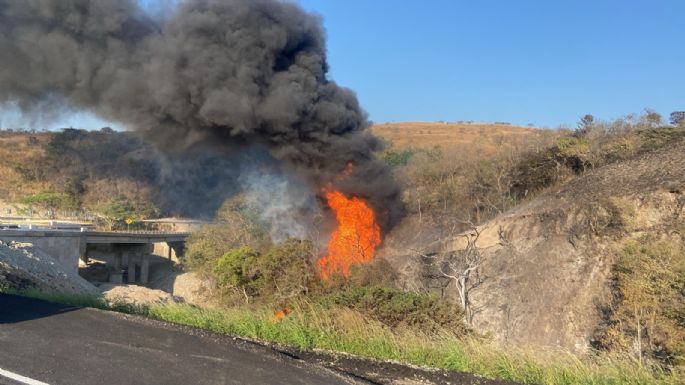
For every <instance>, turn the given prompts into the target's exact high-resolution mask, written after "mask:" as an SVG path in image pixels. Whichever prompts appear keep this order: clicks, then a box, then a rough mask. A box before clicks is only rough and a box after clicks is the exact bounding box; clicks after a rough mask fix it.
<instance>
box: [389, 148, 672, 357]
mask: <svg viewBox="0 0 685 385" xmlns="http://www.w3.org/2000/svg"><path fill="white" fill-rule="evenodd" d="M684 154H685V140H683V139H680V140H678V141H676V142H673V143H670V144H668V145H666V146H665V147H663V148H660V149H658V150H655V151H653V152H649V153H646V154H641V155H639V156H636V157H633V158H632V159H628V160H626V161H621V162H616V163H611V164H608V165H606V166H603V167H599V168H597V169H595V170H592V171H589V172H587V173H586V174H584V175H582V176H580V177H578V178H575V179H572V180H570V181H568V182H566V183H562V184H560V185H558V186H555V187H552V188H551V189H549V190H548V191H546V192H544V193H542V194H541V195H539V196H538V197H536V198H534V199H532V200H530V201H528V202H524V203H523V204H521V205H518V206H516V207H514V208H513V209H511V210H509V211H507V212H505V213H504V214H502V215H499V216H497V217H496V218H494V219H493V220H490V221H488V222H486V223H484V224H482V225H481V226H478V229H479V231H480V232H481V236H480V238H479V239H478V244H477V246H478V248H479V249H480V250H481V252H482V254H483V256H484V257H485V260H484V263H483V265H482V267H481V270H480V278H482V283H481V284H480V285H478V287H475V288H474V289H473V290H472V292H471V300H472V303H473V305H474V306H473V307H474V310H475V315H474V318H473V321H474V325H475V326H476V327H477V328H478V329H479V330H482V331H486V332H488V333H491V334H492V335H493V336H494V337H495V338H497V339H498V340H500V341H503V342H509V343H516V344H525V345H528V344H529V345H537V346H553V347H564V348H570V349H584V348H587V347H588V346H589V345H591V344H595V343H596V342H597V341H595V340H594V339H595V338H598V337H597V336H598V335H600V334H602V333H604V336H605V338H606V341H609V342H607V343H612V344H617V345H622V346H623V347H624V348H625V349H628V350H630V349H635V343H634V340H635V337H634V336H633V334H631V333H633V331H632V329H631V327H630V325H632V324H638V325H641V327H642V328H643V330H642V338H643V339H644V344H645V346H646V345H647V344H650V348H651V349H653V350H654V351H656V352H657V353H658V352H659V351H666V350H665V348H664V346H666V347H667V348H668V344H669V343H678V341H681V339H682V338H683V336H682V335H681V334H679V333H682V328H681V329H678V327H677V325H676V327H674V328H673V329H668V328H667V326H668V325H670V324H669V322H671V324H674V325H675V324H677V322H678V321H677V320H678V319H679V318H678V317H681V316H682V315H683V314H685V313H684V311H685V308H684V307H683V302H682V299H679V298H680V297H677V296H678V295H682V293H680V294H678V293H677V292H675V296H676V297H674V298H675V302H668V301H667V298H666V294H667V293H673V292H674V290H675V291H678V290H681V289H678V287H679V286H678V285H681V284H682V281H683V277H682V276H681V277H677V276H674V277H665V278H668V279H669V280H670V281H666V283H665V284H664V285H661V286H660V284H655V283H654V282H656V281H655V279H657V280H658V279H660V275H659V274H661V275H664V274H666V275H668V274H676V275H678V274H681V272H682V270H678V269H682V268H683V264H684V263H685V262H684V261H685V258H684V256H683V250H685V209H684V207H685V195H684V193H685V156H683V155H684ZM463 247H464V237H462V236H456V237H453V238H451V239H450V240H447V241H446V245H445V246H443V248H442V249H439V248H438V250H435V251H436V252H437V254H436V255H437V258H438V260H437V261H436V260H433V259H430V258H429V259H426V258H425V257H418V256H407V257H397V258H395V259H391V261H392V262H394V264H395V265H396V266H398V267H399V269H400V270H401V271H402V272H403V273H404V275H405V279H406V281H405V285H406V287H410V288H414V289H419V290H433V291H434V290H442V291H444V292H446V293H450V294H452V295H454V293H455V286H454V283H453V282H450V281H449V280H448V279H446V278H444V277H442V276H441V273H440V270H439V266H440V260H441V258H442V259H444V258H446V257H447V256H448V255H449V253H450V252H454V251H458V250H462V249H463ZM669 256H670V257H669ZM667 257H669V258H671V259H668V258H667ZM640 258H642V259H640ZM621 263H622V264H627V266H632V267H623V268H621V267H620V264H621ZM646 263H653V265H651V266H647V265H645V264H646ZM617 264H618V265H617ZM617 266H619V267H618V268H617ZM635 266H643V267H642V269H644V270H641V269H640V268H637V267H635ZM645 266H647V267H645ZM621 269H623V270H621ZM659 271H662V272H663V273H657V272H659ZM621 274H623V275H621ZM650 274H651V275H650ZM621 277H623V279H626V277H627V278H628V279H635V280H637V281H639V280H642V281H641V282H642V283H640V284H636V285H634V286H630V284H631V282H623V283H621V282H619V281H618V280H619V278H621ZM631 277H632V278H631ZM637 281H636V282H637ZM657 283H658V282H657ZM619 284H623V285H624V286H625V287H619V289H624V291H623V292H617V291H616V290H617V285H619ZM625 290H630V291H625ZM669 290H670V291H669ZM617 293H618V294H617ZM664 293H666V294H664ZM627 296H632V297H630V298H629V297H627ZM628 300H631V301H634V302H631V303H630V306H629V308H627V309H624V308H625V305H626V304H625V303H623V302H625V301H628ZM622 301H623V302H622ZM650 301H654V303H651V302H650ZM669 306H670V307H669ZM643 307H644V309H643ZM663 309H668V312H669V313H668V314H665V315H664V314H662V313H663V312H661V310H663ZM643 310H644V311H643ZM621 311H624V313H625V314H623V313H620V312H621ZM633 311H635V314H637V315H638V317H637V319H634V317H633ZM678 314H680V315H678ZM621 317H623V318H621ZM640 317H642V318H640ZM659 317H661V318H663V319H661V318H659ZM669 317H671V319H670V320H669ZM673 317H675V318H673ZM626 320H627V322H626ZM664 325H666V326H664ZM660 328H661V329H660ZM612 333H613V334H612ZM648 333H649V337H645V335H647V334H648ZM634 334H636V333H634ZM636 335H638V336H639V334H636ZM631 336H632V337H631ZM642 349H643V350H649V349H647V348H645V347H644V346H643V347H642Z"/></svg>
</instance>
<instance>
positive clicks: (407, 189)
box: [379, 110, 685, 235]
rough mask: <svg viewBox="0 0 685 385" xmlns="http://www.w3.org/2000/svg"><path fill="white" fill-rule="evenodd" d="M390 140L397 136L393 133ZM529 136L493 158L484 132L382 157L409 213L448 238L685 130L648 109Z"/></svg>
mask: <svg viewBox="0 0 685 385" xmlns="http://www.w3.org/2000/svg"><path fill="white" fill-rule="evenodd" d="M386 130H388V129H387V128H386ZM521 130H523V129H522V128H521ZM384 132H385V131H384ZM389 135H390V136H391V137H394V136H398V135H399V134H397V133H394V132H392V131H390V134H389ZM464 135H467V136H468V135H469V134H468V133H466V134H464ZM529 137H530V139H531V140H529V141H523V142H519V141H516V140H513V138H515V136H513V137H512V138H511V140H509V139H503V140H502V141H499V142H498V141H495V142H498V143H499V148H498V149H497V150H496V151H487V150H486V149H487V148H489V147H484V146H490V145H491V144H492V143H493V140H492V139H491V138H489V137H488V133H487V132H486V131H485V132H482V133H481V136H480V138H478V139H474V140H473V141H472V142H470V143H469V144H468V146H462V145H459V144H458V143H457V144H454V145H452V146H447V145H441V146H439V147H438V146H437V144H436V146H435V147H433V148H430V147H428V144H427V143H425V139H424V142H422V146H420V147H416V148H412V147H410V146H409V145H407V146H405V147H403V149H402V151H404V153H406V154H411V156H405V157H400V156H399V154H400V153H398V152H397V151H398V150H395V149H394V148H393V147H390V150H386V152H383V153H381V154H379V156H380V157H381V158H383V159H385V160H386V161H387V162H388V163H389V164H392V165H393V166H394V169H395V174H396V176H397V178H398V179H399V180H400V181H401V182H402V185H403V190H404V201H405V204H406V206H407V208H408V210H409V213H410V214H413V215H417V216H418V217H419V218H420V221H421V222H422V223H423V224H424V226H425V225H428V224H433V225H434V226H436V227H437V228H439V229H442V231H440V232H438V233H439V234H443V235H444V234H445V231H451V232H461V231H463V230H465V229H467V228H468V227H469V226H471V224H479V223H483V222H485V221H487V220H489V219H491V218H493V217H494V216H495V215H498V214H500V213H502V212H504V211H506V210H507V209H509V208H511V207H513V206H515V205H516V204H518V203H519V202H521V201H522V200H524V199H530V198H532V197H534V196H536V195H537V194H538V193H540V192H542V191H545V190H546V189H548V188H550V187H552V186H554V185H557V184H559V183H562V182H564V181H567V180H569V179H570V178H573V177H576V176H578V175H581V174H583V173H585V172H587V171H589V170H591V169H594V168H597V167H600V166H602V165H605V164H608V163H611V162H616V161H620V160H624V159H627V158H630V157H633V156H636V155H639V154H641V153H644V152H647V151H653V150H655V149H657V148H660V147H662V146H664V145H666V144H668V143H670V142H672V141H674V140H677V139H678V138H683V137H685V127H682V126H676V125H671V126H668V125H664V124H663V123H662V121H661V116H659V115H658V114H657V113H655V112H654V111H651V110H645V112H644V113H643V114H642V115H628V116H626V117H623V118H619V119H616V120H613V121H608V122H604V121H598V120H597V119H595V118H594V117H593V116H592V115H585V116H583V117H582V118H581V119H580V121H579V123H578V129H576V130H575V131H571V130H567V129H560V130H557V131H548V132H546V133H545V135H543V136H539V137H535V136H530V135H529ZM524 138H525V136H524ZM481 142H482V143H481ZM391 144H392V143H391ZM454 213H458V215H457V216H455V215H454Z"/></svg>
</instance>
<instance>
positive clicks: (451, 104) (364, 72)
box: [300, 0, 685, 126]
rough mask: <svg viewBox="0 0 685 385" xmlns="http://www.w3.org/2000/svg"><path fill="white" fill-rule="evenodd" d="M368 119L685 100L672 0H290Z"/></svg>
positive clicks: (567, 120) (562, 118) (615, 111)
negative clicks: (313, 17) (312, 17)
mask: <svg viewBox="0 0 685 385" xmlns="http://www.w3.org/2000/svg"><path fill="white" fill-rule="evenodd" d="M300 3H301V4H302V5H303V7H304V8H305V9H307V10H310V11H313V12H316V13H319V14H320V15H321V16H323V18H324V25H325V27H326V29H327V31H328V51H329V60H330V65H331V75H332V77H333V78H334V79H335V80H336V81H338V82H339V83H341V84H343V85H345V86H348V87H350V88H352V89H354V90H355V91H356V92H357V94H358V96H359V98H360V100H361V102H362V105H363V106H364V108H365V109H366V110H367V111H368V112H369V114H370V117H371V119H372V120H374V121H377V122H384V121H404V120H430V121H434V120H449V121H453V120H478V121H508V122H512V123H517V124H527V123H534V124H535V125H538V126H545V125H546V126H556V125H559V124H570V125H572V124H574V123H575V122H576V121H577V120H578V117H579V116H581V115H582V114H585V113H592V114H594V115H595V116H597V117H599V118H603V119H609V118H614V117H618V116H621V115H625V114H627V113H630V112H640V111H642V110H643V109H644V108H645V107H650V108H653V109H655V110H657V111H658V112H660V113H662V114H664V115H667V114H668V113H670V112H671V111H673V110H677V109H685V71H684V70H685V49H684V44H685V1H683V0H671V1H666V0H652V1H647V0H644V1H634V0H620V1H619V0H611V1H610V0H593V1H586V0H573V1H572V0H545V1H543V0H539V1H534V0H516V1H509V0H500V1H494V0H479V1H475V0H474V1H468V2H467V1H456V0H451V1H450V0H432V1H420V0H395V1H393V0H372V1H370V0H345V1H338V0H301V1H300Z"/></svg>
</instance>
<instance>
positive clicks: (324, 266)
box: [317, 164, 381, 280]
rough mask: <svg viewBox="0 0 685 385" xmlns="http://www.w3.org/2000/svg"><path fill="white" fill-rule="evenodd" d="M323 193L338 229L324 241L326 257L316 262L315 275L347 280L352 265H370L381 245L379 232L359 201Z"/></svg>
mask: <svg viewBox="0 0 685 385" xmlns="http://www.w3.org/2000/svg"><path fill="white" fill-rule="evenodd" d="M350 167H351V166H350V165H349V164H348V168H347V169H346V172H345V174H347V175H349V174H348V173H349V172H351V168H350ZM348 170H349V171H348ZM323 191H324V192H325V194H326V200H327V201H328V206H329V207H330V208H331V209H332V210H333V212H334V213H335V218H336V220H337V221H338V228H337V229H336V230H335V231H334V232H333V234H331V240H330V241H329V242H328V255H326V256H324V257H321V258H319V260H318V261H317V265H318V268H319V272H320V273H321V277H322V278H323V279H324V280H328V278H329V277H330V276H331V274H333V273H340V274H342V275H343V276H344V277H349V276H350V267H351V266H352V265H356V264H360V263H369V262H371V260H372V259H373V257H374V253H375V251H376V247H378V245H380V243H381V231H380V228H379V227H378V224H376V216H375V214H374V212H373V210H372V209H371V208H370V207H369V206H368V205H367V204H366V202H365V201H364V200H363V199H359V198H356V197H352V198H348V197H346V196H345V195H344V194H343V193H341V192H339V191H334V190H331V189H330V187H329V188H325V189H324V190H323Z"/></svg>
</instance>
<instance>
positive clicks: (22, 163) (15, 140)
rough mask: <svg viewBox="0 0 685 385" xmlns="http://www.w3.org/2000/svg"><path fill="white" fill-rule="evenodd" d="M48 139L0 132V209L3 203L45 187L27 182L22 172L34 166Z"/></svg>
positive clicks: (26, 134) (47, 136) (38, 183)
mask: <svg viewBox="0 0 685 385" xmlns="http://www.w3.org/2000/svg"><path fill="white" fill-rule="evenodd" d="M49 139H50V134H44V133H37V134H30V133H7V132H3V133H0V160H1V161H0V208H2V207H3V202H8V201H15V200H16V199H18V198H21V197H23V196H25V195H30V194H35V193H37V192H40V191H43V190H44V189H46V188H47V186H46V185H45V183H42V182H39V181H36V180H28V179H29V178H26V177H24V175H22V173H23V172H26V171H28V170H29V169H30V168H32V167H35V166H36V165H35V159H36V158H38V157H39V156H40V155H41V154H43V145H44V144H45V143H46V142H47V141H48V140H49Z"/></svg>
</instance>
